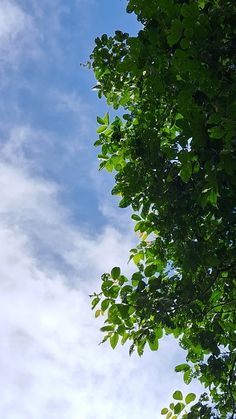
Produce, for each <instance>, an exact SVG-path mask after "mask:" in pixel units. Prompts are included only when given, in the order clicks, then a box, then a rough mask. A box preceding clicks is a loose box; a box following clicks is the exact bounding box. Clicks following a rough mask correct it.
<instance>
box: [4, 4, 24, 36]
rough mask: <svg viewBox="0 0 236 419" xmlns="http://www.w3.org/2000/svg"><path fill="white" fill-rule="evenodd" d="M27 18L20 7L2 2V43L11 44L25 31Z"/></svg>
mask: <svg viewBox="0 0 236 419" xmlns="http://www.w3.org/2000/svg"><path fill="white" fill-rule="evenodd" d="M26 26H27V18H26V16H25V14H24V13H23V11H22V10H21V9H20V7H19V6H17V5H16V4H14V3H12V2H10V1H4V0H2V2H1V4H0V42H1V43H5V42H11V41H12V40H14V39H16V37H17V36H18V35H19V34H20V33H21V32H23V31H24V29H25V28H26Z"/></svg>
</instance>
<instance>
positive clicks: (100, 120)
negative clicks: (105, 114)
mask: <svg viewBox="0 0 236 419" xmlns="http://www.w3.org/2000/svg"><path fill="white" fill-rule="evenodd" d="M97 123H98V124H100V125H105V124H106V123H105V121H104V120H103V119H102V118H100V116H97Z"/></svg>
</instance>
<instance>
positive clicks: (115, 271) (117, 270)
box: [111, 266, 120, 279]
mask: <svg viewBox="0 0 236 419" xmlns="http://www.w3.org/2000/svg"><path fill="white" fill-rule="evenodd" d="M119 276H120V268H119V267H118V266H115V267H114V268H112V270H111V277H112V278H113V279H118V278H119Z"/></svg>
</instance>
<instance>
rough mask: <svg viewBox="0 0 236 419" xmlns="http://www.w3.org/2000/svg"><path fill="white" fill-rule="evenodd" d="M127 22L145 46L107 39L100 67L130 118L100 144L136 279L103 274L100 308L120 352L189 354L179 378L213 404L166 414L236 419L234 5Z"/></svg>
mask: <svg viewBox="0 0 236 419" xmlns="http://www.w3.org/2000/svg"><path fill="white" fill-rule="evenodd" d="M127 12H128V13H131V12H134V13H135V14H136V15H137V19H138V20H139V21H140V22H141V24H142V28H141V30H140V31H139V33H138V35H137V36H136V37H131V36H129V34H128V33H123V32H121V31H116V32H115V35H114V36H113V37H110V36H107V35H105V34H104V35H102V37H101V38H97V39H96V41H95V42H96V46H95V49H94V51H93V53H92V55H91V65H92V67H93V70H94V73H95V76H96V79H97V85H96V88H97V90H98V95H99V97H101V96H105V98H106V99H107V102H108V104H109V105H113V107H114V109H118V108H119V107H121V109H123V112H124V114H123V117H121V118H120V117H119V116H116V117H115V118H114V120H113V121H112V122H110V121H109V116H108V114H106V115H105V117H104V118H100V117H98V118H97V121H98V123H99V124H100V126H99V128H98V130H97V132H98V134H99V139H98V140H97V141H96V143H95V145H96V146H100V147H101V152H100V154H99V155H98V157H99V159H100V160H101V164H100V168H103V167H105V168H106V169H107V170H108V171H109V172H112V171H113V170H114V171H115V172H116V174H115V181H116V184H115V187H114V189H113V190H112V193H113V194H115V195H120V196H121V201H120V204H119V205H120V207H122V208H123V207H127V206H129V205H130V206H131V207H132V209H133V211H134V214H133V215H132V218H133V220H135V222H136V225H135V231H136V232H138V233H139V235H140V243H139V245H138V246H137V248H135V249H131V255H130V258H131V259H132V260H133V261H134V263H135V264H136V266H137V271H136V272H135V273H134V274H133V275H132V277H131V278H126V277H125V276H124V275H122V274H121V272H120V269H119V268H118V267H114V268H113V269H112V271H111V273H109V274H104V275H103V276H102V285H101V293H99V294H95V295H94V298H93V300H92V306H93V308H94V307H95V306H97V304H99V308H98V309H97V310H96V316H98V315H99V314H103V315H105V316H106V320H105V325H104V327H102V331H103V332H105V337H104V341H105V340H107V339H109V340H110V343H111V346H112V347H113V348H114V347H115V346H116V345H117V343H118V341H119V339H120V340H121V343H122V344H124V343H125V342H126V341H127V340H129V341H130V342H131V347H130V353H132V351H133V350H135V349H137V351H138V353H139V354H140V355H141V354H142V353H143V350H144V347H145V345H146V344H148V345H149V347H150V348H151V350H157V349H158V341H159V339H161V338H162V336H163V334H164V333H165V334H172V335H173V336H174V337H175V338H177V339H178V340H179V343H180V346H181V347H182V348H184V349H185V350H186V351H187V363H186V364H182V365H179V366H177V367H176V371H177V372H183V378H184V381H185V383H189V382H190V381H191V379H192V378H193V377H196V378H198V379H199V380H200V381H201V382H202V383H203V384H204V385H205V387H206V389H207V390H208V393H207V394H205V393H204V394H203V395H202V396H201V397H200V399H199V400H198V402H197V403H195V404H194V405H193V406H192V407H191V409H190V412H189V413H183V409H184V403H182V402H181V401H180V402H178V403H177V405H176V404H172V408H173V416H171V415H172V413H171V410H170V409H171V408H170V409H166V408H164V409H163V411H162V414H163V415H164V414H166V415H167V417H177V416H178V415H182V417H186V418H200V417H201V418H211V417H212V418H228V417H230V418H234V417H236V416H235V415H236V390H235V365H236V348H235V343H236V335H235V315H236V309H235V307H236V290H235V284H236V279H235V273H236V260H235V255H236V248H235V232H236V223H235V221H236V199H235V198H236V176H235V170H236V154H235V144H236V135H235V131H236V123H235V114H236V100H235V97H236V95H235V94H236V75H235V69H236V60H235V58H236V57H235V41H236V3H235V2H234V1H233V0H230V1H227V0H211V1H210V0H199V1H197V0H185V1H184V0H169V1H166V0H149V1H146V0H130V1H129V2H128V5H127ZM177 393H178V392H177ZM175 396H176V394H175ZM178 397H179V398H178ZM174 399H175V400H182V396H181V395H180V394H177V397H174ZM193 399H194V397H191V396H189V397H188V402H189V401H193ZM176 406H177V407H176Z"/></svg>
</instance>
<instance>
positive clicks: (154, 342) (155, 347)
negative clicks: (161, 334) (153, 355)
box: [148, 338, 159, 351]
mask: <svg viewBox="0 0 236 419" xmlns="http://www.w3.org/2000/svg"><path fill="white" fill-rule="evenodd" d="M148 345H149V348H150V349H151V351H157V350H158V348H159V342H158V339H157V338H155V339H153V340H152V339H148Z"/></svg>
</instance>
